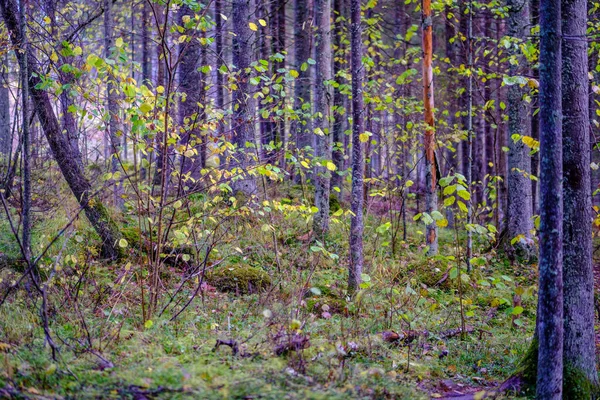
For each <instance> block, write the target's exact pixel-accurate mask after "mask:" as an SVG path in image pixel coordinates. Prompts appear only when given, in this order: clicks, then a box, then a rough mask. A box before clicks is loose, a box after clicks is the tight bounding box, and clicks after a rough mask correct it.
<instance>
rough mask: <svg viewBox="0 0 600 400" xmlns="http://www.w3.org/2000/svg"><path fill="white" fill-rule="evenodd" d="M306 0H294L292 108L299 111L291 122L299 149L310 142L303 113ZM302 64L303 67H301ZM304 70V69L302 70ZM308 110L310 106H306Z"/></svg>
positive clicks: (307, 25)
mask: <svg viewBox="0 0 600 400" xmlns="http://www.w3.org/2000/svg"><path fill="white" fill-rule="evenodd" d="M309 3H310V1H307V0H296V4H295V11H296V13H295V19H294V44H295V64H296V69H297V70H298V73H299V76H298V78H296V81H295V84H294V110H296V112H297V113H299V116H298V120H296V121H294V123H293V124H292V134H293V137H294V140H295V141H296V147H297V148H298V149H299V150H302V149H304V148H305V147H306V146H310V145H311V144H312V139H311V136H312V129H311V120H310V118H308V117H306V116H305V115H304V114H305V113H306V114H308V113H309V111H307V110H304V107H303V106H304V104H310V68H308V64H306V62H307V60H308V59H309V58H310V52H311V51H310V50H311V49H310V38H311V36H312V32H311V23H310V18H309ZM303 65H304V67H303ZM303 70H304V71H303ZM308 110H310V108H308Z"/></svg>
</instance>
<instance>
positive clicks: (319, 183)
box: [313, 0, 333, 239]
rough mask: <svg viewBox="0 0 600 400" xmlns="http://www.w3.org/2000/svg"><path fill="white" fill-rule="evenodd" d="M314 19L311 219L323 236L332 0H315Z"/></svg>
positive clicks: (327, 173)
mask: <svg viewBox="0 0 600 400" xmlns="http://www.w3.org/2000/svg"><path fill="white" fill-rule="evenodd" d="M315 20H316V22H317V35H316V36H317V46H316V62H317V71H316V87H315V112H316V117H315V119H314V125H315V132H316V135H317V137H316V142H317V147H316V149H315V156H316V163H315V167H314V178H315V207H317V208H318V209H319V211H317V212H316V214H315V215H314V219H313V232H314V233H315V237H317V238H319V239H323V237H324V236H325V235H326V234H327V232H328V231H329V190H330V187H329V186H330V180H331V172H330V171H329V169H328V168H327V165H328V163H331V161H330V160H331V130H330V124H329V120H330V117H331V100H332V99H333V96H332V94H331V85H330V84H329V83H328V81H330V80H331V2H330V0H315Z"/></svg>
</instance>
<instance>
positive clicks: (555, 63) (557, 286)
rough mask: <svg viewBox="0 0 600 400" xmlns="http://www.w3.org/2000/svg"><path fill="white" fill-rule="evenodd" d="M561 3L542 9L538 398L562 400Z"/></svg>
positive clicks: (552, 0) (548, 2)
mask: <svg viewBox="0 0 600 400" xmlns="http://www.w3.org/2000/svg"><path fill="white" fill-rule="evenodd" d="M561 35H562V33H561V1H560V0H544V1H542V2H541V7H540V150H541V151H540V170H541V174H540V212H541V215H540V261H539V275H540V278H539V279H540V281H539V294H538V314H537V324H538V329H537V330H538V334H539V352H538V367H537V388H536V395H537V398H538V399H548V400H551V399H556V400H558V399H561V398H562V383H563V382H562V380H563V307H562V304H563V271H562V270H563V268H562V262H563V249H562V231H563V226H562V222H563V204H562V200H563V199H562V129H561V123H562V121H561V120H562V105H561Z"/></svg>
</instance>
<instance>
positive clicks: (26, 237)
mask: <svg viewBox="0 0 600 400" xmlns="http://www.w3.org/2000/svg"><path fill="white" fill-rule="evenodd" d="M26 7H27V6H26V5H25V2H24V1H23V0H19V19H20V21H19V22H20V26H19V30H20V34H21V35H20V38H19V39H20V41H21V47H20V48H19V50H20V51H18V52H17V58H18V60H19V65H20V72H21V74H20V75H21V76H20V78H21V111H22V113H23V116H22V121H23V124H22V125H21V127H22V129H21V136H22V137H21V140H22V141H23V199H22V205H21V208H22V222H23V232H22V239H21V244H22V246H23V251H24V254H23V255H24V256H25V259H26V260H29V259H30V257H31V158H30V156H31V151H30V147H31V138H30V135H29V66H28V60H27V58H28V57H27V54H28V51H29V43H28V38H27V8H26ZM37 272H38V269H37V267H36V268H35V269H34V273H35V278H34V279H37V277H38V276H37Z"/></svg>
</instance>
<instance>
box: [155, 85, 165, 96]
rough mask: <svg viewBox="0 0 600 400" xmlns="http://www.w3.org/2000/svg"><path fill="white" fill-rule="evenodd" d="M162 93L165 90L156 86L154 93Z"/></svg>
mask: <svg viewBox="0 0 600 400" xmlns="http://www.w3.org/2000/svg"><path fill="white" fill-rule="evenodd" d="M164 92H165V88H164V87H162V86H157V87H156V93H158V94H162V93H164Z"/></svg>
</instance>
